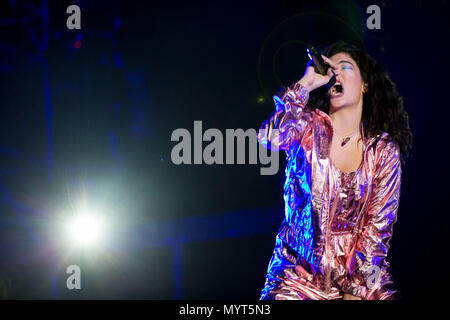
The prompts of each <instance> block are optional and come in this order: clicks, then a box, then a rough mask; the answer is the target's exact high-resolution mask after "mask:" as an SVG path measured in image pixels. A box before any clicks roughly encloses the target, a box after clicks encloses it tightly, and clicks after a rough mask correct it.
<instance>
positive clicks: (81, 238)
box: [68, 214, 101, 246]
mask: <svg viewBox="0 0 450 320" xmlns="http://www.w3.org/2000/svg"><path fill="white" fill-rule="evenodd" d="M68 231H69V234H70V237H71V240H72V241H74V242H75V243H76V244H78V245H82V246H85V245H89V246H91V245H95V244H96V243H98V241H99V239H100V236H101V223H100V219H99V218H98V217H96V216H94V215H88V214H80V215H78V216H76V217H75V218H74V219H73V221H71V222H70V224H69V230H68Z"/></svg>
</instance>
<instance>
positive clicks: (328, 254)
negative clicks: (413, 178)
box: [258, 42, 413, 300]
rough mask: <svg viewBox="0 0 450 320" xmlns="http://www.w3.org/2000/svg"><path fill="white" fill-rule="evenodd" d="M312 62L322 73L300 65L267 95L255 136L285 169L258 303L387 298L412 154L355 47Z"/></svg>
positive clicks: (377, 70) (378, 75)
mask: <svg viewBox="0 0 450 320" xmlns="http://www.w3.org/2000/svg"><path fill="white" fill-rule="evenodd" d="M322 57H323V58H324V61H325V62H326V63H327V64H328V65H329V66H330V68H329V69H328V71H327V74H325V75H321V74H319V73H318V72H316V71H315V69H314V67H313V65H312V62H311V61H310V62H309V63H308V65H307V67H306V71H305V74H304V76H303V77H302V78H301V79H300V80H299V81H298V82H296V83H294V84H292V85H291V86H288V87H286V88H283V90H281V91H280V92H279V93H278V94H276V95H275V96H274V101H275V107H276V110H275V112H274V113H273V114H272V115H271V117H270V118H269V119H268V120H267V121H265V122H264V123H263V124H262V126H261V129H260V131H259V133H258V141H259V142H260V143H262V144H263V145H265V146H266V147H267V148H272V149H273V150H276V149H279V150H285V152H286V154H287V161H288V163H287V167H286V181H285V184H284V199H285V215H284V219H283V221H282V223H281V226H280V228H279V230H278V234H277V236H276V239H275V249H274V251H273V255H272V257H271V259H270V262H269V265H268V270H267V276H266V281H265V285H264V288H263V289H262V291H261V300H265V299H275V300H287V299H299V300H331V299H344V300H359V299H362V300H385V299H390V300H392V299H396V298H398V297H397V294H398V293H399V291H398V290H397V288H396V287H395V284H394V282H393V279H392V276H391V275H390V264H389V262H388V261H386V256H387V253H388V250H389V242H390V239H391V237H392V231H393V225H394V223H395V222H396V220H397V211H398V207H399V202H400V184H401V173H402V164H404V162H405V159H406V157H407V155H408V153H409V150H410V149H411V146H412V139H413V136H412V133H411V130H410V128H409V117H408V114H407V113H406V112H405V110H404V108H403V100H402V97H401V96H400V95H399V93H398V92H397V91H396V88H395V84H394V83H393V82H392V81H391V79H390V77H389V75H388V74H387V72H386V71H385V70H384V69H383V68H382V67H381V66H380V65H378V64H377V62H376V61H374V59H372V58H371V57H370V56H369V55H368V54H367V53H366V52H365V51H364V50H363V49H362V48H358V47H355V46H353V45H350V44H347V43H344V42H338V43H334V44H332V45H330V46H329V47H328V48H327V49H326V50H325V51H324V52H323V55H322ZM333 72H334V74H333ZM333 76H335V80H336V81H335V83H334V85H333V86H332V87H329V86H327V84H328V83H329V81H330V80H331V78H332V77H333ZM330 83H331V82H330Z"/></svg>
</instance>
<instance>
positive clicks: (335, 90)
mask: <svg viewBox="0 0 450 320" xmlns="http://www.w3.org/2000/svg"><path fill="white" fill-rule="evenodd" d="M330 93H331V96H332V97H340V96H342V95H343V94H344V87H343V86H342V84H341V83H340V82H336V83H335V84H334V85H333V86H332V87H331V91H330Z"/></svg>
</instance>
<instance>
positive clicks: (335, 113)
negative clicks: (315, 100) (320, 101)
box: [330, 103, 362, 135]
mask: <svg viewBox="0 0 450 320" xmlns="http://www.w3.org/2000/svg"><path fill="white" fill-rule="evenodd" d="M361 116H362V103H358V104H356V105H352V106H345V107H340V108H338V109H334V108H333V107H332V106H330V118H331V120H332V121H333V126H334V130H335V131H337V132H338V134H339V135H349V134H352V133H354V132H355V131H358V129H359V125H360V123H361Z"/></svg>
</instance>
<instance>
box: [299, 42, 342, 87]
mask: <svg viewBox="0 0 450 320" xmlns="http://www.w3.org/2000/svg"><path fill="white" fill-rule="evenodd" d="M306 52H307V53H308V57H309V59H310V60H312V63H313V66H314V70H315V71H316V72H317V73H320V74H321V75H326V74H327V71H328V69H329V68H331V66H330V65H329V64H328V63H326V62H325V61H324V60H323V58H322V56H321V55H320V54H319V52H318V51H317V50H316V48H314V46H311V45H310V46H308V47H307V48H306ZM331 72H332V73H333V76H332V77H331V79H330V81H328V83H327V84H326V87H327V89H330V88H331V87H332V86H333V85H334V84H335V83H336V74H335V73H334V71H333V69H331Z"/></svg>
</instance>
